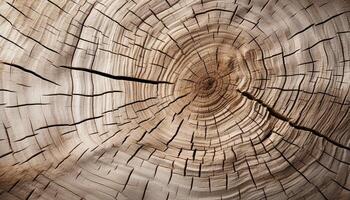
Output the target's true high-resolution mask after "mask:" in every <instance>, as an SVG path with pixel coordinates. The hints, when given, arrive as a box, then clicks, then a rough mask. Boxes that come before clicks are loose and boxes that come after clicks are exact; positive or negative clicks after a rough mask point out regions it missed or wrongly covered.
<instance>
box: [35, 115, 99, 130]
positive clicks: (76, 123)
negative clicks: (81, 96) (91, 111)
mask: <svg viewBox="0 0 350 200" xmlns="http://www.w3.org/2000/svg"><path fill="white" fill-rule="evenodd" d="M101 117H103V115H101V116H98V117H91V118H87V119H83V120H81V121H79V122H75V123H72V124H53V125H48V126H43V127H40V128H37V129H35V131H38V130H41V129H45V128H51V127H59V126H75V125H78V124H81V123H83V122H86V121H89V120H95V119H98V118H101Z"/></svg>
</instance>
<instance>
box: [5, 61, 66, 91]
mask: <svg viewBox="0 0 350 200" xmlns="http://www.w3.org/2000/svg"><path fill="white" fill-rule="evenodd" d="M0 62H1V63H2V64H4V65H8V66H11V67H15V68H17V69H19V70H22V71H24V72H27V73H30V74H32V75H34V76H36V77H38V78H40V79H42V80H44V81H47V82H50V83H53V84H55V85H58V86H60V85H59V84H57V83H55V82H53V81H51V80H49V79H47V78H45V77H42V76H41V75H40V74H38V73H36V72H33V71H31V70H29V69H26V68H24V67H22V66H19V65H17V64H12V63H7V62H2V61H0Z"/></svg>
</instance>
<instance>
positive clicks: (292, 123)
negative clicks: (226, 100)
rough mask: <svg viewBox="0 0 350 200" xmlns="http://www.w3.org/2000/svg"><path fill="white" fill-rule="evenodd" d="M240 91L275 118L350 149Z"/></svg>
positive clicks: (348, 148)
mask: <svg viewBox="0 0 350 200" xmlns="http://www.w3.org/2000/svg"><path fill="white" fill-rule="evenodd" d="M237 91H238V92H239V93H241V94H242V95H243V96H245V97H247V98H248V99H250V100H252V101H255V102H257V103H259V104H260V105H261V106H263V107H264V108H266V109H267V110H268V111H269V113H270V114H271V115H272V116H274V117H275V118H277V119H279V120H282V121H284V122H288V124H289V125H290V126H291V127H293V128H295V129H298V130H303V131H308V132H311V133H312V134H313V135H316V136H318V137H321V138H323V139H325V140H326V141H327V142H330V143H331V144H333V145H335V146H337V147H340V148H343V149H346V150H349V151H350V147H348V146H345V145H343V144H340V143H338V142H336V141H333V140H331V139H330V138H328V137H326V136H324V135H322V134H321V133H320V132H319V131H317V130H314V129H312V128H308V127H305V126H301V125H298V124H296V123H295V122H292V121H291V120H290V119H289V118H287V117H285V116H283V115H282V114H280V113H278V112H277V111H275V110H274V109H273V108H272V107H270V106H268V105H267V104H266V103H264V102H263V101H261V100H260V99H257V98H255V97H254V96H253V95H251V94H249V93H248V92H245V91H243V92H242V91H240V90H237Z"/></svg>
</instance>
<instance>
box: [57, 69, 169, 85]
mask: <svg viewBox="0 0 350 200" xmlns="http://www.w3.org/2000/svg"><path fill="white" fill-rule="evenodd" d="M60 67H62V68H66V69H70V70H76V71H82V72H88V73H91V74H96V75H99V76H103V77H106V78H110V79H114V80H123V81H131V82H139V83H146V84H156V85H158V84H174V83H171V82H168V81H154V80H148V79H141V78H135V77H130V76H116V75H112V74H108V73H105V72H101V71H97V70H94V69H87V68H82V67H69V66H60Z"/></svg>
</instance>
